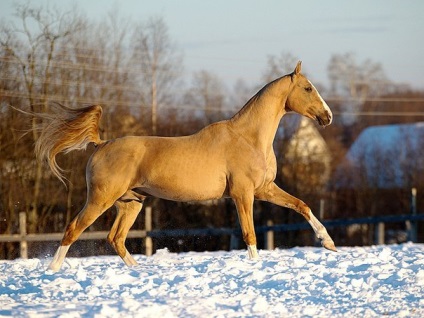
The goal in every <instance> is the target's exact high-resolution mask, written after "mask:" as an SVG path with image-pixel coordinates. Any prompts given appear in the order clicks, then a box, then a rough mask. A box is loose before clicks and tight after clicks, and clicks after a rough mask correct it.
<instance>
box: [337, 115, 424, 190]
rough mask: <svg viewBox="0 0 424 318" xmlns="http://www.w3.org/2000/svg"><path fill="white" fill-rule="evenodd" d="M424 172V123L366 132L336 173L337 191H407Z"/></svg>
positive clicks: (386, 127) (360, 136)
mask: <svg viewBox="0 0 424 318" xmlns="http://www.w3.org/2000/svg"><path fill="white" fill-rule="evenodd" d="M423 172H424V122H419V123H414V124H402V125H386V126H373V127H369V128H367V129H365V130H364V131H363V132H362V133H361V134H360V135H359V137H358V138H357V139H356V141H355V142H354V143H353V145H352V147H351V148H350V149H349V151H348V153H347V155H346V161H345V162H344V163H343V165H341V166H340V167H339V168H338V169H337V172H336V177H337V178H338V179H339V181H338V187H339V188H340V187H348V188H357V187H371V188H386V189H387V188H408V187H412V186H414V183H416V182H417V178H420V177H422V176H423Z"/></svg>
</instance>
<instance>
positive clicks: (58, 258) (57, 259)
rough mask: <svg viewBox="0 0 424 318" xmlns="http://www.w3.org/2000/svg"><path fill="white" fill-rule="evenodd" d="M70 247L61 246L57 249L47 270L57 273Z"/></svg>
mask: <svg viewBox="0 0 424 318" xmlns="http://www.w3.org/2000/svg"><path fill="white" fill-rule="evenodd" d="M69 247H70V245H61V246H59V248H58V249H57V251H56V253H55V254H54V256H53V260H52V262H51V263H50V265H49V269H51V270H52V271H54V272H57V271H58V270H59V269H60V268H61V267H62V264H63V261H64V260H65V257H66V253H67V252H68V250H69Z"/></svg>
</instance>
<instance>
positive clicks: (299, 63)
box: [294, 61, 302, 75]
mask: <svg viewBox="0 0 424 318" xmlns="http://www.w3.org/2000/svg"><path fill="white" fill-rule="evenodd" d="M301 70H302V61H299V62H297V65H296V68H295V69H294V74H295V75H298V74H300V71H301Z"/></svg>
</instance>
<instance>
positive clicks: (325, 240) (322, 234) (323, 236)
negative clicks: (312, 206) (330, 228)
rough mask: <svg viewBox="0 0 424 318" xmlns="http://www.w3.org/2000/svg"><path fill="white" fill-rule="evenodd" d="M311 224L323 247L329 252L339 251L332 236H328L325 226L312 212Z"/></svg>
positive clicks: (310, 213)
mask: <svg viewBox="0 0 424 318" xmlns="http://www.w3.org/2000/svg"><path fill="white" fill-rule="evenodd" d="M309 224H310V225H311V227H312V229H313V230H314V232H315V235H316V236H317V237H318V238H319V239H320V240H321V245H322V246H324V247H325V248H326V249H328V250H331V251H337V250H336V246H335V245H334V242H333V240H332V239H331V237H330V235H328V232H327V230H326V228H325V227H324V225H322V223H321V222H320V221H318V219H317V218H316V217H315V215H313V214H312V211H311V210H309Z"/></svg>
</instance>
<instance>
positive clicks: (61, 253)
mask: <svg viewBox="0 0 424 318" xmlns="http://www.w3.org/2000/svg"><path fill="white" fill-rule="evenodd" d="M95 202H97V201H96V200H93V198H92V196H89V198H88V199H87V203H86V204H85V206H84V208H83V209H82V210H81V212H80V213H78V215H77V216H76V217H75V218H74V219H73V220H72V221H71V223H69V224H68V226H67V227H66V230H65V234H64V235H63V238H62V241H61V242H60V246H59V248H58V249H57V251H56V253H55V255H54V257H53V260H52V262H51V263H50V265H49V269H51V270H52V271H55V272H57V271H58V270H59V269H60V268H61V267H62V264H63V261H64V260H65V257H66V253H67V252H68V250H69V247H70V246H71V244H72V243H74V242H75V241H76V240H77V239H78V237H79V236H80V235H81V233H82V232H83V231H84V230H85V229H86V228H87V227H89V226H90V225H91V224H92V223H93V222H94V221H95V220H96V219H97V218H98V217H99V216H100V215H101V214H102V213H103V212H104V211H106V210H107V209H108V208H110V207H111V206H112V204H113V201H112V202H106V203H104V204H97V203H95Z"/></svg>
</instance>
